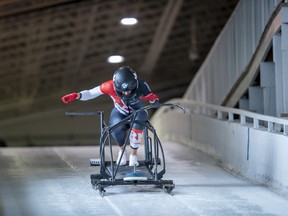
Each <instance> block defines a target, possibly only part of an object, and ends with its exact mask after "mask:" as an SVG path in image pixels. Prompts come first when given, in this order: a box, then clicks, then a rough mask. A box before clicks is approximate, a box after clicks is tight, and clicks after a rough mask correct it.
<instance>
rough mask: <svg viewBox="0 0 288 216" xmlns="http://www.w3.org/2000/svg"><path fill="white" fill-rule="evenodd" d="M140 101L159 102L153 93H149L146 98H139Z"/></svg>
mask: <svg viewBox="0 0 288 216" xmlns="http://www.w3.org/2000/svg"><path fill="white" fill-rule="evenodd" d="M140 99H141V100H149V102H150V103H154V102H155V101H159V98H158V96H157V95H156V94H154V93H150V94H148V95H146V96H141V97H140Z"/></svg>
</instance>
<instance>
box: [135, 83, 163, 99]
mask: <svg viewBox="0 0 288 216" xmlns="http://www.w3.org/2000/svg"><path fill="white" fill-rule="evenodd" d="M140 88H141V92H142V94H143V96H142V97H140V99H141V100H149V102H150V103H154V102H155V100H159V97H158V96H157V95H156V94H155V93H153V92H152V91H151V89H150V87H149V85H148V84H147V82H145V81H142V82H141V83H140Z"/></svg>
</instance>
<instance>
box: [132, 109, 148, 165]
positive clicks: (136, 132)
mask: <svg viewBox="0 0 288 216" xmlns="http://www.w3.org/2000/svg"><path fill="white" fill-rule="evenodd" d="M135 120H137V121H141V122H145V121H147V120H148V113H147V112H146V111H141V112H139V113H137V116H136V118H135ZM142 136H143V125H141V124H139V123H134V124H133V126H132V129H131V133H130V137H129V138H130V147H131V154H130V158H129V166H134V165H136V166H138V165H139V163H138V160H137V150H138V147H139V145H140V143H141V140H142Z"/></svg>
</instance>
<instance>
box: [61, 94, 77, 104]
mask: <svg viewBox="0 0 288 216" xmlns="http://www.w3.org/2000/svg"><path fill="white" fill-rule="evenodd" d="M77 97H78V93H75V92H74V93H70V94H67V95H65V96H63V97H62V101H63V103H65V104H68V103H71V102H72V101H74V100H76V99H77Z"/></svg>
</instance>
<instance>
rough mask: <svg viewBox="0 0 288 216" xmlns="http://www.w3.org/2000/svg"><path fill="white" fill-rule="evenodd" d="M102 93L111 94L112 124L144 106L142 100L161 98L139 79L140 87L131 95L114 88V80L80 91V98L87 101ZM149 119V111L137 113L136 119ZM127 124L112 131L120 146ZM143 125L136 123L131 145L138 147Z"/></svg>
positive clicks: (152, 100) (151, 100) (131, 136)
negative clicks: (123, 93) (112, 104)
mask: <svg viewBox="0 0 288 216" xmlns="http://www.w3.org/2000/svg"><path fill="white" fill-rule="evenodd" d="M102 94H106V95H109V96H110V97H111V98H112V100H113V102H114V108H113V109H112V111H111V114H110V125H113V124H116V123H118V122H120V121H121V120H122V119H124V118H125V117H126V116H127V115H129V114H130V113H131V111H133V110H137V109H139V108H141V107H143V106H144V103H143V101H142V100H149V101H150V103H154V102H155V101H157V102H158V100H159V98H158V96H157V95H156V94H154V93H152V92H151V90H150V88H149V86H148V84H147V83H146V82H145V81H143V80H141V79H139V80H138V88H137V89H136V91H135V93H133V95H132V96H131V97H128V98H127V97H125V96H124V95H122V93H121V92H116V91H115V89H114V84H113V80H109V81H107V82H104V83H102V84H101V85H100V86H97V87H95V88H92V89H90V90H83V91H81V92H80V95H81V96H80V98H79V100H82V101H86V100H90V99H93V98H96V97H98V96H100V95H102ZM147 119H148V113H147V112H146V111H141V112H139V113H138V114H137V116H136V120H137V121H142V122H145V121H147ZM127 129H128V127H127V126H125V125H124V126H122V127H118V128H117V129H116V130H114V131H113V132H112V137H113V139H114V140H115V141H116V143H117V145H118V146H122V145H123V144H124V142H125V137H126V130H127ZM142 134H143V126H142V125H141V124H139V123H134V124H133V126H132V130H131V133H130V146H131V147H132V148H134V149H137V148H138V146H139V144H140V142H141V138H142Z"/></svg>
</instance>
